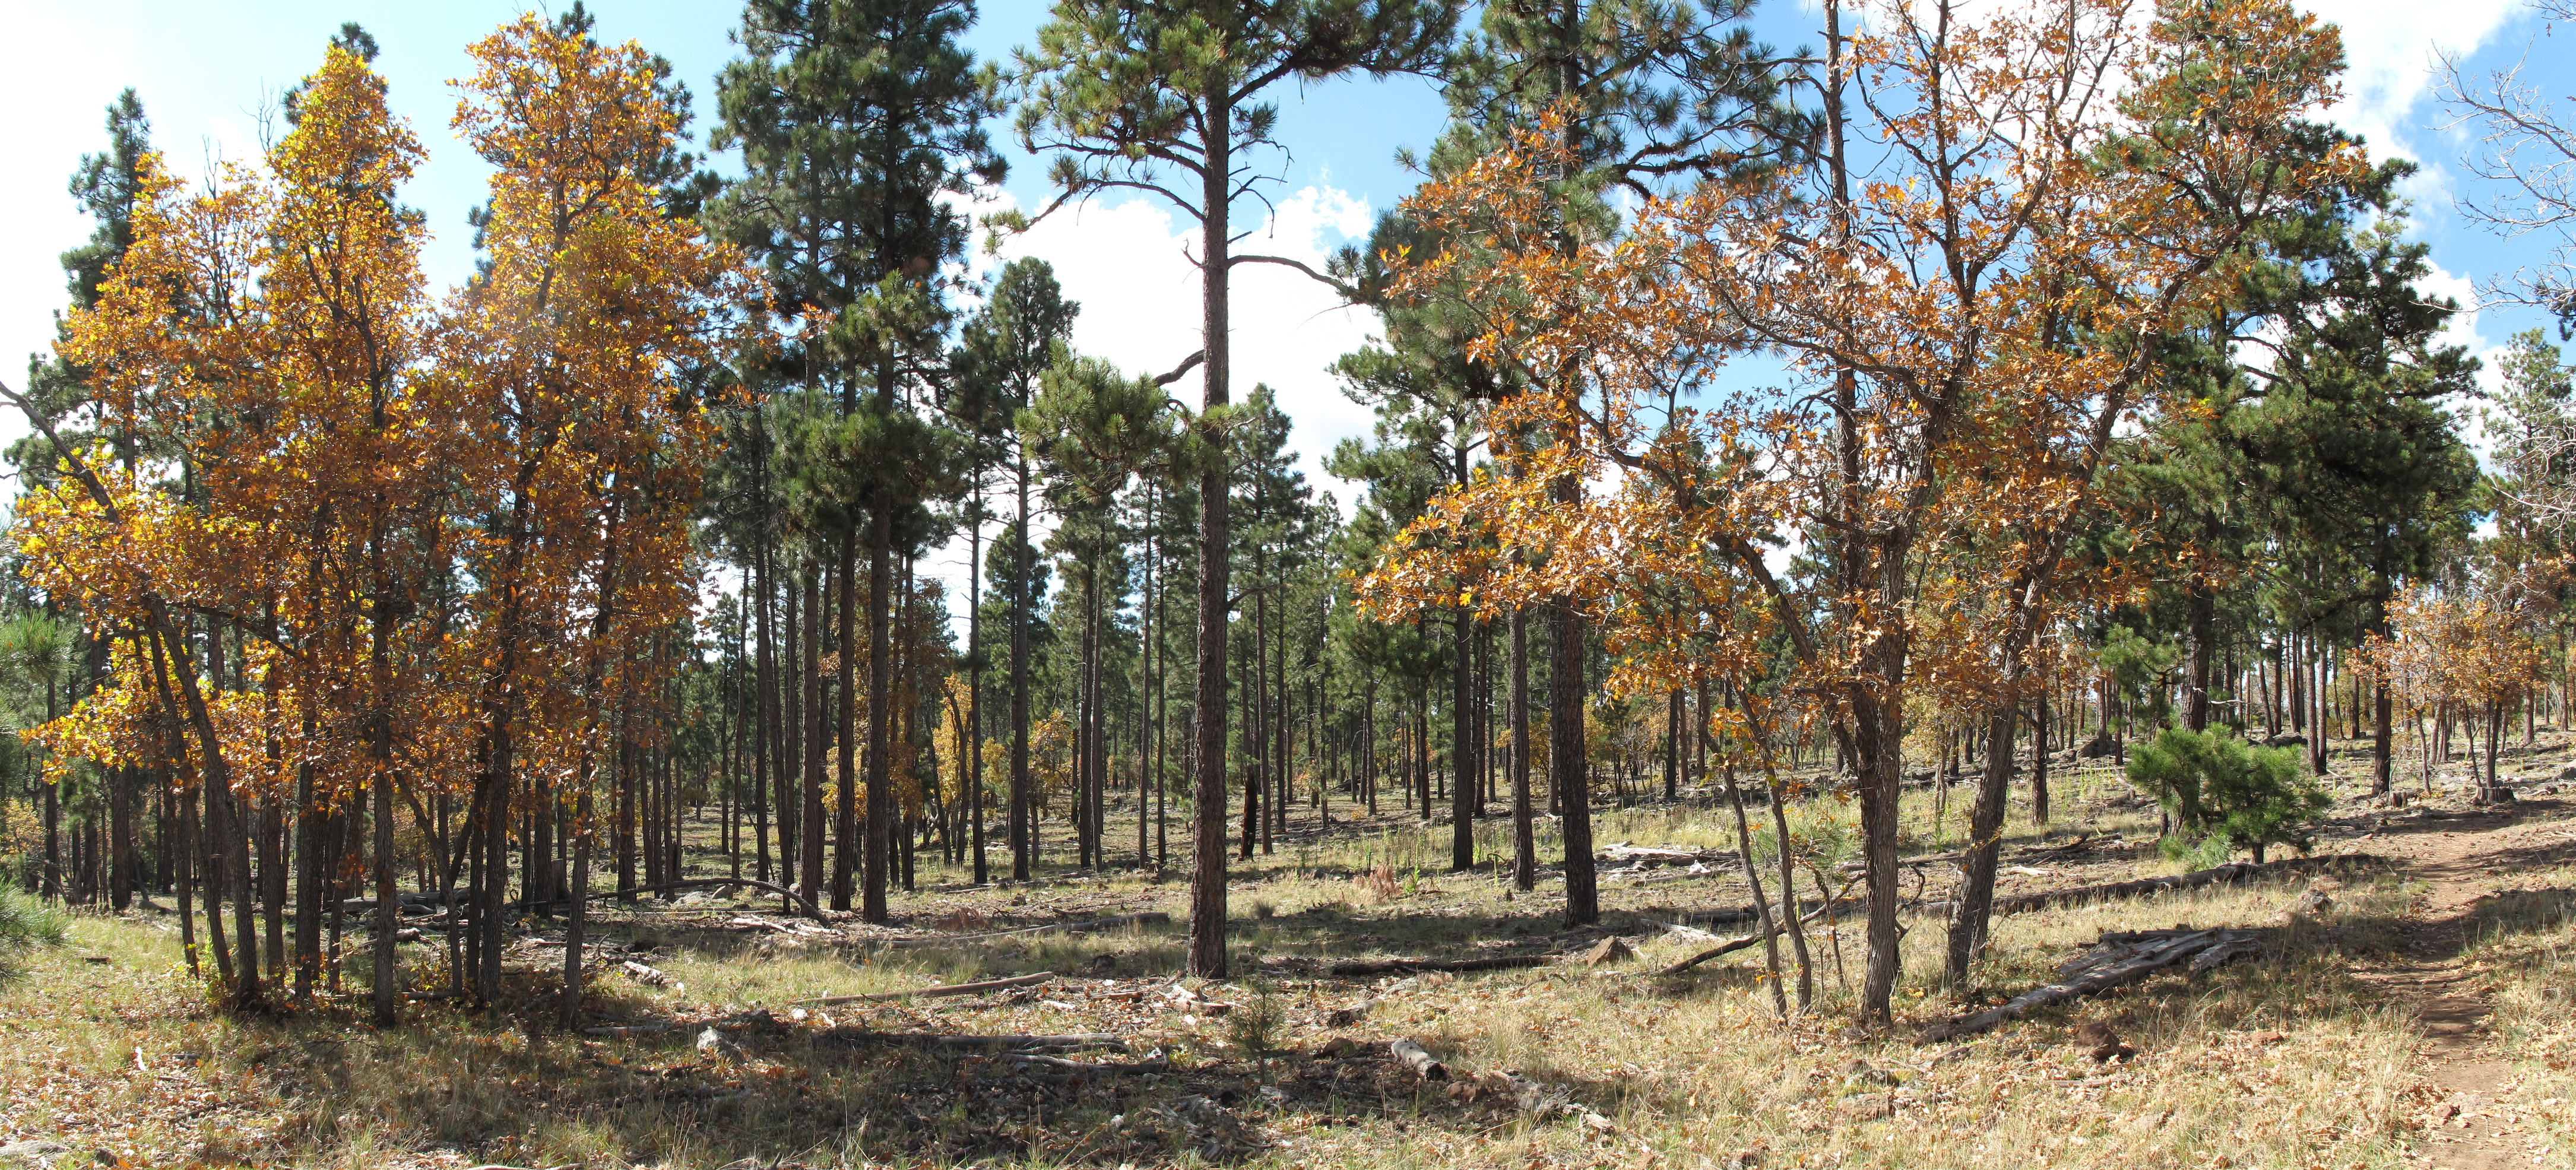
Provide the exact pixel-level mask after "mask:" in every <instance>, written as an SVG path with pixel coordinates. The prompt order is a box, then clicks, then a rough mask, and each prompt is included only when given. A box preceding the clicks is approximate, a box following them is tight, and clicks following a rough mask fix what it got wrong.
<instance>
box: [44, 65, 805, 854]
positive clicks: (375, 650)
mask: <svg viewBox="0 0 2576 1170" xmlns="http://www.w3.org/2000/svg"><path fill="white" fill-rule="evenodd" d="M472 54H473V57H474V60H475V62H476V64H477V66H478V68H477V72H476V73H475V74H474V76H472V77H471V78H469V79H467V80H466V81H464V82H461V83H459V87H460V89H461V91H462V93H463V100H462V101H461V103H460V106H459V110H458V114H457V125H458V127H459V129H461V130H463V131H464V132H465V133H466V135H467V137H468V138H469V140H470V141H471V142H472V143H473V145H474V147H475V149H476V150H477V151H479V152H480V153H482V154H483V156H484V157H485V158H486V159H487V160H489V161H490V162H492V163H493V164H494V166H495V167H496V174H495V176H494V178H493V180H492V186H491V218H490V220H489V221H488V222H487V223H486V224H485V225H484V227H485V242H486V245H487V248H488V256H489V263H488V266H487V268H486V270H485V272H484V273H483V274H482V276H480V277H479V278H478V279H477V280H475V281H474V282H473V283H471V284H470V285H468V286H466V287H465V288H462V289H460V290H458V291H456V292H455V293H453V294H452V295H450V296H448V297H447V298H446V299H445V301H444V303H437V302H434V301H433V299H432V298H431V296H430V295H429V292H428V290H427V288H426V285H425V282H424V279H423V276H422V274H421V270H420V264H419V252H420V247H421V244H422V242H423V239H424V236H425V228H424V227H423V225H422V221H421V219H420V216H419V215H418V213H416V212H413V211H410V210H408V209H406V208H404V207H403V206H402V204H401V202H400V199H399V188H400V186H401V184H402V183H403V182H404V181H405V180H407V179H408V178H409V177H410V175H411V174H412V171H413V169H414V168H415V167H416V166H417V165H418V163H419V161H420V159H421V157H422V152H421V148H420V145H419V143H418V141H417V140H416V139H415V138H414V136H413V135H412V133H411V132H410V130H409V129H408V128H407V127H406V126H404V125H403V124H402V122H401V121H400V120H398V119H396V118H395V117H393V116H392V114H391V112H390V110H389V109H388V108H387V107H386V104H385V84H384V81H383V79H382V78H380V77H378V76H377V75H375V74H374V73H373V72H372V71H371V70H370V69H369V68H368V67H367V64H366V62H365V61H363V60H362V59H360V58H358V57H357V56H355V55H354V54H352V53H349V52H347V51H346V50H344V49H340V48H337V47H334V48H333V49H331V50H330V52H329V54H328V55H327V56H326V57H325V59H324V61H323V63H322V65H321V67H320V69H319V70H318V71H317V72H315V73H314V74H313V75H312V76H311V77H308V78H307V79H305V81H304V83H303V85H302V86H300V87H299V88H298V90H297V91H296V99H295V109H294V115H295V116H294V118H293V128H292V129H291V131H290V132H289V133H288V134H287V135H286V136H285V137H284V138H283V139H281V140H280V141H279V142H278V143H276V144H275V145H274V147H273V148H271V149H270V150H269V151H268V152H267V153H266V156H265V158H264V159H263V160H261V165H260V166H258V167H252V166H248V165H243V164H232V165H228V166H226V167H224V168H222V169H221V170H220V171H219V172H218V173H217V174H216V175H215V176H214V177H213V178H212V179H211V180H210V181H209V182H208V183H207V184H206V185H205V187H204V189H203V190H200V191H197V192H194V193H184V192H182V191H181V190H180V189H179V187H178V185H177V184H176V183H175V182H174V181H173V180H171V179H170V178H169V176H168V174H167V172H166V170H165V169H164V168H163V167H162V165H161V163H160V161H159V160H158V159H157V158H155V159H151V160H149V161H147V163H146V175H147V183H146V187H145V192H144V195H143V198H142V200H141V203H140V206H139V207H138V209H137V211H136V215H135V236H136V239H135V243H134V246H133V248H132V250H131V251H130V252H129V253H128V254H127V255H126V257H125V258H124V259H123V261H122V262H121V263H120V264H119V265H118V266H117V268H116V269H115V270H114V271H113V272H112V273H111V274H110V276H109V279H108V280H107V282H106V284H105V286H104V288H103V289H102V295H101V298H100V301H99V303H98V305H97V306H96V307H95V308H94V309H91V310H87V311H83V312H79V313H76V314H74V316H73V318H72V319H71V321H70V322H69V326H70V327H69V330H68V340H67V341H66V343H65V345H64V351H65V356H66V357H67V358H69V359H70V360H71V361H73V362H74V363H76V364H78V365H80V366H82V367H84V368H86V369H88V370H89V371H91V385H92V387H93V390H94V392H95V395H96V403H97V405H96V411H97V418H96V419H95V422H96V424H97V429H98V430H99V431H100V432H101V433H103V434H107V435H112V436H116V437H117V440H118V441H117V443H116V444H114V445H109V444H105V443H101V444H96V445H93V446H92V447H91V448H90V449H88V450H86V451H83V452H78V453H75V454H74V455H73V457H72V459H71V460H68V461H67V462H77V463H80V464H84V465H86V467H87V469H88V470H89V471H91V472H92V473H93V474H92V475H91V476H90V478H91V479H93V480H95V481H96V482H97V483H98V484H100V485H101V488H102V491H90V490H87V489H86V488H85V487H84V485H83V484H82V483H77V482H75V477H73V476H69V475H67V476H65V477H64V478H63V479H62V481H61V482H60V483H59V484H58V485H56V486H53V487H49V488H46V489H42V490H38V491H34V492H31V493H30V494H29V496H28V497H27V498H26V499H25V500H23V501H22V502H21V504H20V507H19V509H18V525H17V527H16V530H15V532H14V536H15V538H16V540H17V543H18V547H19V549H20V551H21V552H22V554H24V555H25V557H26V559H27V563H28V571H29V574H30V577H31V578H32V579H33V580H34V582H35V583H36V584H37V586H38V587H39V588H41V589H43V590H45V591H46V592H47V593H48V594H51V595H54V596H59V597H66V598H70V597H77V598H78V599H79V602H80V609H81V612H82V614H83V615H84V619H85V620H86V621H87V622H88V623H89V625H90V627H91V630H92V632H93V634H94V635H97V636H100V637H102V638H106V639H109V640H111V642H112V646H113V649H112V653H111V665H112V667H113V670H112V674H113V682H112V685H109V686H107V687H104V688H102V689H101V690H99V691H98V692H97V693H95V694H93V695H92V696H90V697H89V698H87V699H85V700H84V701H83V702H82V703H81V704H80V706H79V707H78V708H77V709H75V710H74V711H73V712H72V713H71V714H70V715H69V716H67V717H66V718H65V719H63V720H61V721H58V722H57V723H56V724H54V725H52V726H50V727H48V728H45V729H41V730H40V731H39V732H37V733H36V734H37V736H38V737H39V738H45V739H48V740H49V741H51V742H53V743H54V745H55V746H56V748H57V749H58V750H57V753H56V758H58V759H59V758H65V757H68V756H73V755H78V756H84V757H87V758H92V759H98V760H117V761H130V762H164V761H166V762H169V763H171V764H172V765H173V767H172V771H173V774H174V775H175V776H178V777H181V778H183V779H184V778H186V777H188V776H190V775H193V774H195V773H196V772H197V770H198V767H199V765H201V764H202V763H203V762H204V761H203V760H201V759H194V758H191V757H190V756H189V754H188V753H189V752H190V751H196V752H198V753H200V754H202V752H203V751H205V750H208V749H207V747H206V745H200V744H183V743H182V741H181V739H180V737H179V736H178V735H177V734H176V732H175V729H174V726H173V725H174V724H175V723H176V717H175V715H174V712H175V711H176V710H177V705H176V704H175V703H174V702H173V701H172V700H171V698H170V688H171V685H172V679H171V676H170V673H169V672H170V671H171V670H172V669H173V668H174V666H175V665H176V661H175V656H174V655H172V654H169V653H166V652H165V651H167V650H169V649H171V648H169V647H165V646H161V645H159V644H158V643H157V641H156V640H154V639H149V638H145V637H143V636H142V635H143V634H144V633H145V632H146V631H147V630H149V629H150V628H151V624H150V623H149V622H148V621H147V617H146V614H147V610H148V608H149V603H150V602H151V600H152V599H153V598H155V597H157V598H159V599H163V600H166V601H167V603H168V604H169V606H170V607H171V609H173V610H174V611H176V612H178V613H181V614H184V615H188V616H190V617H192V618H195V619H198V621H199V622H201V623H203V624H204V625H205V626H206V627H208V628H212V629H214V630H217V631H221V632H224V633H226V634H229V636H230V637H231V639H232V642H231V645H232V647H233V654H231V655H227V656H225V657H224V658H220V659H217V660H216V661H215V662H213V663H212V664H211V665H210V670H209V673H208V675H207V679H206V681H207V683H208V684H210V689H211V690H212V691H213V694H212V696H211V698H210V701H209V706H210V708H211V709H212V713H213V714H214V716H215V720H216V723H217V724H218V728H219V732H220V734H219V735H218V736H217V737H216V741H217V742H216V745H215V746H214V749H213V750H218V751H220V752H221V754H222V756H223V757H224V759H225V761H226V762H227V763H228V764H229V765H230V769H231V772H232V774H233V776H234V779H235V783H236V784H237V785H239V786H241V787H244V788H246V789H248V788H259V789H265V790H267V791H271V792H273V791H275V788H274V787H273V786H275V785H280V784H283V783H285V782H286V781H287V779H288V778H290V777H291V776H292V775H293V774H294V773H295V772H296V771H297V770H298V769H310V770H312V772H313V773H314V775H315V779H316V782H317V791H318V792H319V793H320V794H321V795H320V797H319V799H320V800H321V801H323V802H325V803H326V804H327V802H329V801H330V800H333V799H336V798H337V797H338V796H340V795H343V794H346V793H348V792H350V791H353V790H354V789H355V788H356V787H357V786H358V785H360V784H362V783H365V782H368V781H370V780H373V779H376V778H382V777H390V778H391V779H392V780H394V781H395V782H396V783H397V785H398V786H399V787H400V788H401V790H402V791H403V792H404V794H405V795H406V797H409V798H412V799H417V798H418V797H419V796H420V795H421V794H422V793H425V792H428V791H432V790H456V789H458V788H461V787H463V786H464V785H466V784H468V783H469V782H470V780H471V777H470V775H469V774H468V773H469V772H470V770H471V769H472V768H474V767H475V762H476V761H477V759H478V758H483V757H484V755H485V754H486V753H488V751H489V748H490V744H491V741H492V740H493V738H494V736H495V735H496V734H497V733H498V732H499V731H500V730H501V728H502V726H504V725H506V726H507V729H508V731H509V733H510V734H511V735H512V737H513V742H514V743H515V744H516V745H517V747H516V750H517V752H518V753H519V754H518V757H517V759H518V766H519V767H522V768H524V769H527V770H531V771H534V772H538V773H543V774H547V775H554V776H565V777H570V776H578V775H586V774H587V772H586V758H587V757H588V756H589V755H591V754H592V753H595V752H596V751H597V750H598V746H599V744H598V734H599V727H600V722H601V721H600V713H601V712H603V711H605V710H608V709H610V708H612V707H614V706H616V705H618V704H620V703H631V702H633V701H636V700H637V699H638V698H639V697H647V696H651V695H654V694H657V693H659V691H660V688H659V687H658V686H657V685H656V683H658V681H659V680H660V679H661V678H663V677H666V676H667V672H668V671H669V670H670V669H672V668H673V666H674V665H675V659H674V657H673V655H671V654H670V653H668V652H666V651H658V650H657V649H656V643H655V641H654V639H655V638H656V637H657V636H658V635H660V634H661V633H662V632H664V631H667V630H668V629H669V628H670V627H672V626H673V624H674V623H675V622H678V621H679V620H681V619H683V618H685V617H686V616H687V615H688V614H689V612H690V610H691V607H692V606H693V605H694V604H695V598H696V584H695V583H696V570H697V566H696V565H695V564H694V563H693V561H692V559H691V556H692V554H691V551H690V546H689V540H688V527H687V517H688V512H689V509H690V507H691V505H692V504H693V503H694V493H695V492H696V491H697V486H696V485H697V484H698V482H699V481H700V471H701V469H702V467H703V465H704V463H705V462H706V460H707V459H708V458H709V456H710V455H711V454H712V452H713V450H714V444H715V442H716V436H715V430H714V428H713V427H712V426H711V425H710V424H709V422H708V420H707V419H706V417H705V416H704V413H703V411H702V410H701V405H702V404H700V403H698V402H697V401H695V400H694V398H693V397H692V395H691V394H690V393H689V392H688V391H687V390H686V389H685V388H684V384H683V381H682V375H683V374H684V373H686V372H688V371H689V370H691V369H692V368H693V367H697V366H702V365H705V364H708V363H710V362H712V361H713V360H714V357H715V355H716V353H717V349H718V345H719V343H721V342H722V341H723V340H724V335H723V332H722V330H721V328H719V327H717V326H715V325H711V324H710V323H711V322H721V321H724V320H727V319H728V314H727V312H726V307H727V306H730V305H739V304H750V303H755V302H756V299H757V298H756V295H755V294H756V291H757V290H756V289H754V288H753V287H752V285H751V283H750V278H749V277H748V276H747V275H746V272H747V270H746V269H745V268H744V266H743V265H742V264H741V262H740V261H739V259H738V258H737V257H735V256H733V255H732V254H730V253H729V252H727V251H726V250H724V249H722V248H719V247H716V246H713V245H711V244H709V243H708V242H707V241H706V240H705V239H703V238H702V237H701V236H700V235H699V233H698V231H697V228H696V226H695V225H694V224H692V223H690V222H688V221H685V220H681V219H677V218H674V217H671V216H669V215H666V214H664V213H663V209H662V208H661V206H660V203H659V193H658V190H657V189H656V188H655V187H654V186H653V185H652V184H651V182H649V181H648V175H649V174H650V169H651V168H652V167H653V166H655V165H656V164H657V163H658V162H659V161H660V160H661V159H663V158H664V157H665V156H666V155H667V154H668V153H669V152H670V151H671V150H672V148H673V146H674V144H675V142H676V136H677V134H678V131H679V122H680V112H679V111H678V110H676V109H674V108H673V107H672V105H671V103H670V101H669V100H668V99H667V97H666V96H665V95H664V94H663V93H661V92H660V91H659V90H658V89H657V88H656V84H655V76H654V71H653V68H652V62H651V59H650V57H649V56H648V55H647V54H645V53H644V52H643V51H642V50H641V49H640V48H638V47H636V46H634V45H632V44H628V45H623V46H603V45H600V44H597V43H595V42H593V41H591V40H589V39H588V38H587V37H585V36H581V35H577V34H567V33H565V32H563V31H561V30H559V29H557V28H555V27H552V26H549V25H547V24H545V23H543V22H540V21H538V20H537V19H536V18H534V17H527V18H523V19H521V20H520V21H518V22H516V23H514V24H512V25H510V26H507V27H505V28H503V29H501V30H500V31H499V32H496V33H495V34H493V35H492V36H490V37H488V38H486V39H485V40H483V41H481V42H478V43H477V44H476V45H474V46H473V47H472ZM102 492H103V495H102ZM194 624H195V623H192V625H194ZM210 657H211V656H210ZM227 664H229V665H227Z"/></svg>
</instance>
